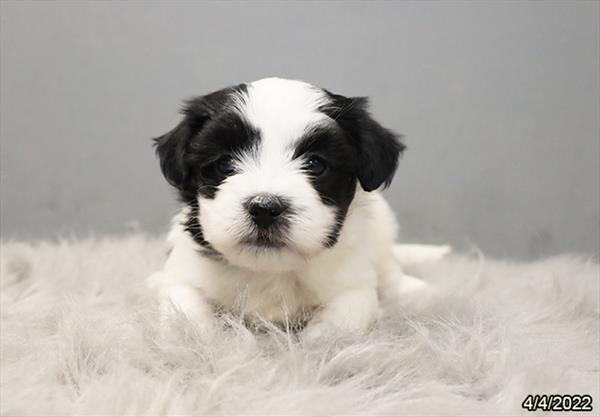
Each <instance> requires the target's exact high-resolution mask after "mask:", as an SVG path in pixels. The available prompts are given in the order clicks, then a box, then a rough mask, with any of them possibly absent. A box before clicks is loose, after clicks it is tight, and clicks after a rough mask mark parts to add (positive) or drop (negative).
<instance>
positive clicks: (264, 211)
mask: <svg viewBox="0 0 600 417" xmlns="http://www.w3.org/2000/svg"><path fill="white" fill-rule="evenodd" d="M244 207H245V208H246V210H248V214H249V215H250V217H251V218H252V221H253V222H254V224H255V225H256V227H258V228H259V229H263V230H264V229H268V228H269V227H270V226H271V225H272V224H273V223H275V221H277V219H278V218H279V216H280V215H281V214H282V213H283V212H285V211H286V210H287V209H288V208H289V204H288V203H287V202H286V201H285V200H284V199H283V198H281V197H278V196H276V195H273V194H259V195H256V196H254V197H251V198H250V199H248V201H246V204H244Z"/></svg>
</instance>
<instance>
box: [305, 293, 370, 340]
mask: <svg viewBox="0 0 600 417" xmlns="http://www.w3.org/2000/svg"><path fill="white" fill-rule="evenodd" d="M379 314H380V311H379V301H378V299H377V290H376V289H375V288H364V289H356V290H349V291H345V292H343V293H341V294H339V295H338V296H336V297H335V298H333V299H331V300H330V301H329V302H328V303H326V304H325V305H324V306H323V307H322V309H321V310H319V311H318V312H317V313H316V315H315V317H313V318H312V320H311V321H310V322H309V323H308V325H307V326H306V328H305V329H304V331H303V333H302V339H303V340H305V341H309V342H310V341H315V340H319V339H321V338H324V337H327V336H331V335H332V334H334V335H335V334H362V333H364V332H365V331H367V329H368V328H369V326H370V325H371V324H372V323H373V322H374V321H376V320H377V318H378V317H379Z"/></svg>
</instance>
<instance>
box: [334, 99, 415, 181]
mask: <svg viewBox="0 0 600 417" xmlns="http://www.w3.org/2000/svg"><path fill="white" fill-rule="evenodd" d="M329 94H330V96H331V97H332V99H333V103H334V104H333V105H332V106H331V107H330V108H329V112H327V111H326V112H327V113H328V114H329V115H330V117H332V118H333V119H334V120H336V121H337V122H338V124H339V125H340V126H341V127H342V128H343V129H344V130H345V131H346V133H347V134H348V135H349V136H350V137H351V140H352V141H353V144H354V146H355V148H356V150H357V156H358V158H357V177H358V181H359V182H360V185H361V186H362V188H363V189H364V190H365V191H373V190H375V189H377V188H379V187H380V186H381V185H383V186H384V187H388V186H389V185H390V183H391V182H392V178H393V177H394V173H395V172H396V167H397V166H398V158H399V157H400V154H401V153H402V152H403V151H404V149H405V148H406V147H405V145H404V144H403V143H402V142H401V139H402V136H401V135H398V134H396V133H394V132H393V131H391V130H389V129H386V128H385V127H383V126H381V125H380V124H379V123H378V122H376V121H375V120H374V119H373V118H372V117H371V115H370V114H369V111H368V110H367V107H368V99H367V98H365V97H351V98H346V97H343V96H339V95H336V94H331V93H329ZM326 110H327V109H326Z"/></svg>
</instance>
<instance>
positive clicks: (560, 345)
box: [0, 234, 600, 416]
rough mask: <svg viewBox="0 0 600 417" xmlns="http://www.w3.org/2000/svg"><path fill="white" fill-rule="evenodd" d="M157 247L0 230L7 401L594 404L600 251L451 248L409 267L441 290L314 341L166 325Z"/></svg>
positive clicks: (409, 411) (63, 411) (94, 406)
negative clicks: (148, 283)
mask: <svg viewBox="0 0 600 417" xmlns="http://www.w3.org/2000/svg"><path fill="white" fill-rule="evenodd" d="M166 246H167V245H165V243H164V242H163V240H162V239H160V240H159V239H154V238H148V237H146V236H143V235H138V234H134V235H130V236H127V237H121V238H109V237H102V238H90V239H84V240H77V241H70V242H59V243H49V242H35V243H33V242H30V243H8V242H4V243H3V244H2V245H0V289H1V291H0V415H3V416H42V415H43V416H91V415H95V416H100V415H102V416H124V415H127V416H166V415H168V416H176V415H179V416H182V415H187V416H192V415H194V416H199V415H211V416H239V415H246V416H265V415H272V416H274V415H276V416H286V415H287V416H300V415H302V416H309V415H320V416H324V415H339V416H350V415H351V416H359V415H362V416H398V415H410V416H417V415H418V416H424V415H430V416H440V415H446V416H459V415H471V416H487V415H490V416H517V415H520V416H527V415H540V416H541V415H544V416H545V415H565V416H566V415H580V416H585V415H589V416H593V415H598V412H597V410H598V406H599V402H600V380H599V379H598V372H599V370H600V369H599V366H598V364H599V363H600V337H599V334H598V333H599V331H600V329H599V326H598V315H599V314H600V300H599V296H600V287H599V283H600V279H599V277H600V268H599V266H598V263H597V262H596V261H592V260H586V259H582V258H576V257H567V256H562V257H557V258H552V259H547V260H543V261H539V262H535V263H516V262H498V261H492V260H489V259H484V258H475V257H473V258H471V259H469V258H465V257H463V256H458V255H454V256H451V257H449V258H447V259H444V260H442V261H440V262H438V263H435V264H432V263H428V264H424V265H420V266H418V267H415V271H414V274H415V276H417V277H419V278H423V280H424V281H425V282H428V283H430V284H432V286H433V287H435V288H438V289H439V291H438V293H437V294H435V295H434V296H433V298H431V302H429V303H427V304H425V305H421V306H419V308H420V310H419V311H418V312H416V311H415V310H413V309H412V307H411V305H410V303H408V304H405V303H398V302H397V301H394V302H392V301H391V300H390V302H385V303H383V305H382V307H383V308H382V310H383V315H382V317H381V319H380V320H379V321H378V322H377V323H376V324H375V326H374V327H373V328H372V329H371V330H370V331H369V332H368V333H367V334H365V335H362V336H357V337H351V338H337V337H336V338H333V337H332V338H328V339H326V340H325V342H324V343H322V344H319V345H312V344H310V345H307V344H305V343H303V342H301V341H299V340H298V339H297V337H296V335H294V334H293V333H291V332H286V331H281V330H279V329H277V328H275V327H267V328H266V331H265V332H250V331H248V329H247V328H246V326H244V325H242V324H241V323H239V322H238V319H237V318H236V317H231V316H228V315H225V316H220V317H218V318H217V319H216V323H217V324H218V326H219V331H216V332H212V333H209V334H208V335H207V334H206V333H204V332H201V331H200V332H199V331H198V326H197V325H196V324H197V323H195V322H190V321H187V320H180V319H179V318H178V317H176V318H175V320H173V321H172V322H171V323H170V326H169V330H170V331H171V332H172V334H168V337H161V336H160V334H161V333H163V330H162V329H160V328H159V327H160V326H159V322H158V321H157V320H156V317H157V313H156V306H155V303H154V302H153V299H154V297H153V295H152V294H148V293H147V291H146V290H145V288H144V284H143V281H144V278H145V277H146V276H147V275H148V274H150V273H151V272H152V271H153V270H156V269H158V268H160V267H161V265H162V264H163V263H164V262H165V253H166V250H167V247H166ZM415 297H418V295H417V294H413V295H411V297H410V298H411V300H413V299H414V298H415ZM419 298H420V297H419ZM542 393H554V394H557V393H569V394H574V393H581V394H590V395H592V396H593V407H594V411H593V412H587V413H585V412H577V413H565V412H558V413H556V414H552V413H548V412H541V411H538V412H537V413H530V412H529V411H526V410H524V409H522V408H521V403H522V402H523V400H524V399H525V396H526V395H527V394H542Z"/></svg>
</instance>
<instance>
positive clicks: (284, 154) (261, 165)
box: [150, 78, 404, 336]
mask: <svg viewBox="0 0 600 417" xmlns="http://www.w3.org/2000/svg"><path fill="white" fill-rule="evenodd" d="M183 113H184V118H183V120H182V121H181V122H180V123H179V124H178V125H177V126H176V127H175V128H174V129H173V130H171V131H170V132H168V133H166V134H165V135H163V136H161V137H159V138H157V139H156V145H157V148H156V150H157V153H158V156H159V158H160V165H161V168H162V171H163V174H164V176H165V177H166V179H167V181H168V182H169V183H170V184H171V185H173V186H174V187H176V188H177V190H178V192H179V194H180V197H181V200H182V201H183V203H184V207H183V209H182V210H181V212H180V213H179V214H178V215H177V216H176V217H175V220H174V224H173V228H172V230H171V233H170V236H169V241H170V243H171V244H172V251H171V253H170V255H169V258H168V260H167V262H166V264H165V267H164V269H163V270H162V271H160V272H158V273H156V274H154V275H153V276H152V277H151V279H150V283H151V285H152V286H153V287H154V288H157V289H159V291H160V293H161V294H162V296H163V297H164V300H165V305H166V306H167V309H168V308H175V309H177V310H180V311H181V312H183V313H184V314H185V315H186V316H187V317H188V318H190V319H191V320H194V321H197V322H198V323H199V324H201V325H210V323H211V321H212V320H213V312H214V311H215V309H226V310H229V311H234V312H237V313H238V314H241V315H243V316H244V317H245V318H247V319H253V318H259V317H260V318H262V319H265V320H269V321H274V322H284V321H288V320H289V321H291V322H293V321H295V320H300V319H303V318H305V317H306V316H307V314H308V315H312V319H311V320H310V322H309V323H308V325H307V328H306V329H305V333H306V334H308V336H319V335H321V334H323V333H325V332H327V333H329V332H331V331H344V332H362V331H364V330H366V329H367V328H368V326H369V325H370V324H371V323H372V322H373V321H374V320H375V319H376V318H377V317H378V314H379V301H378V290H379V291H381V288H384V287H386V285H387V284H388V283H389V282H390V281H393V280H397V279H401V278H402V274H401V271H400V269H399V266H398V262H397V260H396V259H395V258H394V254H393V246H394V241H395V236H396V222H395V220H394V216H393V214H392V211H391V210H390V208H389V206H388V205H387V203H386V202H385V200H384V199H383V197H382V196H381V194H380V193H379V192H378V191H377V189H378V188H381V187H385V186H387V185H389V184H390V182H391V181H392V177H393V175H394V172H395V171H396V166H397V163H398V158H399V156H400V154H401V153H402V151H403V150H404V145H403V144H402V142H401V141H400V136H398V135H397V134H395V133H393V132H392V131H390V130H388V129H386V128H384V127H382V126H381V125H380V124H379V123H377V122H376V121H375V120H373V119H372V118H371V116H370V115H369V112H368V111H367V100H366V99H364V98H347V97H343V96H340V95H337V94H333V93H331V92H329V91H327V90H324V89H321V88H318V87H315V86H312V85H310V84H307V83H304V82H301V81H293V80H285V79H278V78H267V79H262V80H259V81H255V82H252V83H248V84H240V85H237V86H235V87H230V88H225V89H223V90H220V91H217V92H214V93H212V94H208V95H205V96H202V97H197V98H193V99H191V100H189V101H188V102H187V103H186V105H185V108H184V110H183Z"/></svg>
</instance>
